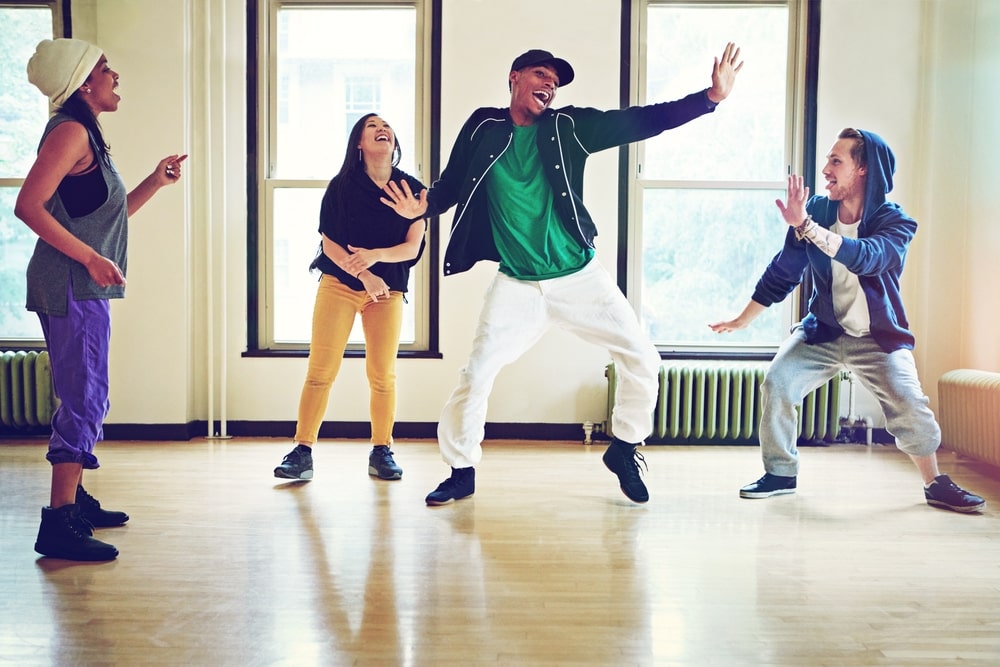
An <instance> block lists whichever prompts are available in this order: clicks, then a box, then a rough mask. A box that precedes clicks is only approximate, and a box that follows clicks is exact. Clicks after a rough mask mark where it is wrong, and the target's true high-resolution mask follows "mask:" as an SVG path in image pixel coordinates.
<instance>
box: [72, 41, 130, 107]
mask: <svg viewBox="0 0 1000 667" xmlns="http://www.w3.org/2000/svg"><path fill="white" fill-rule="evenodd" d="M80 89H81V90H82V91H83V99H84V101H86V103H87V105H88V106H90V108H91V110H93V112H94V115H95V116H96V115H97V114H99V113H101V112H102V111H117V110H118V103H119V102H120V101H121V99H122V98H121V96H120V95H118V93H117V92H115V91H116V90H117V89H118V72H116V71H114V70H113V69H111V68H110V67H109V66H108V59H107V57H106V56H104V55H102V56H101V58H100V60H98V61H97V64H96V65H94V69H93V70H91V72H90V76H88V77H87V80H86V81H85V82H84V83H83V85H82V86H80ZM88 91H89V92H88Z"/></svg>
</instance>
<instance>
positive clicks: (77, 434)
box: [38, 287, 111, 470]
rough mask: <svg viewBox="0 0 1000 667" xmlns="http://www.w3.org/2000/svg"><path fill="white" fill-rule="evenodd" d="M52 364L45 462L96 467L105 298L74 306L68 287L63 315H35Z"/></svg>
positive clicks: (102, 408) (102, 412) (107, 333)
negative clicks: (53, 399)
mask: <svg viewBox="0 0 1000 667" xmlns="http://www.w3.org/2000/svg"><path fill="white" fill-rule="evenodd" d="M38 319H39V320H41V323H42V331H43V333H44V334H45V344H46V346H47V347H48V350H49V361H50V362H51V364H52V384H53V386H54V388H55V394H56V396H57V397H58V398H59V401H60V403H59V406H58V407H57V408H56V410H55V412H54V413H53V415H52V437H51V438H49V452H48V454H46V455H45V458H46V459H48V461H49V463H52V464H56V463H80V464H82V465H83V467H84V468H85V469H88V470H91V469H94V468H97V467H99V465H100V464H99V463H98V462H97V457H96V456H94V446H95V445H96V444H97V442H98V441H99V440H103V439H104V418H105V417H107V416H108V410H109V409H110V407H111V404H110V403H109V402H108V350H109V349H110V344H111V304H110V303H109V302H108V300H107V299H86V300H83V301H76V300H75V299H74V298H73V288H72V287H69V295H68V298H67V306H66V316H65V317H60V316H57V315H47V314H44V313H39V314H38Z"/></svg>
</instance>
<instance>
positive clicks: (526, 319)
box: [383, 43, 743, 505]
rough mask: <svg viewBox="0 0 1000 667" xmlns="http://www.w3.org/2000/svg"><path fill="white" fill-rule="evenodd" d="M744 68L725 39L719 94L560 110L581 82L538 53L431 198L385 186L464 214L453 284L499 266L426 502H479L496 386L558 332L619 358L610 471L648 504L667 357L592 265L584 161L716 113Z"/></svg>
mask: <svg viewBox="0 0 1000 667" xmlns="http://www.w3.org/2000/svg"><path fill="white" fill-rule="evenodd" d="M742 66H743V63H742V62H741V61H739V49H738V48H737V47H736V46H735V45H734V44H731V43H730V44H728V45H726V48H725V51H724V52H723V54H722V57H721V58H717V59H716V60H715V63H714V66H713V68H712V85H711V87H709V88H706V89H704V90H700V91H698V92H696V93H692V94H691V95H688V96H687V97H684V98H682V99H680V100H677V101H674V102H663V103H659V104H650V105H647V106H637V107H630V108H628V109H616V110H612V111H601V110H598V109H592V108H582V107H572V106H569V107H562V108H559V109H552V108H551V105H552V101H553V100H554V99H555V96H556V91H557V90H558V88H559V87H560V86H565V85H567V84H569V83H570V82H571V81H572V80H573V78H574V76H575V74H574V72H573V68H572V67H571V66H570V64H569V63H568V62H566V61H565V60H563V59H561V58H556V57H555V56H553V55H552V54H551V53H550V52H548V51H544V50H541V49H532V50H530V51H527V52H525V53H523V54H521V55H520V56H518V57H517V58H515V59H514V62H513V63H512V64H511V68H510V74H509V76H508V85H509V88H510V106H509V107H507V108H480V109H477V110H476V111H474V112H473V113H472V115H471V116H470V117H469V119H468V120H467V121H466V122H465V125H464V126H463V127H462V130H461V132H460V133H459V136H458V139H457V140H456V141H455V145H454V148H453V149H452V152H451V155H450V157H449V159H448V165H447V166H446V167H445V169H444V171H443V172H442V174H441V178H440V179H439V180H437V181H436V182H435V183H434V184H433V185H432V186H431V188H430V189H429V190H426V191H423V192H419V193H416V194H414V193H413V192H412V191H411V190H410V189H409V188H408V187H407V186H406V184H405V183H403V184H402V185H401V186H400V185H399V184H396V183H394V182H390V183H389V184H388V185H386V187H385V192H386V199H383V202H384V203H386V204H387V205H389V206H391V207H393V208H394V209H395V210H396V211H397V213H399V214H400V215H402V216H404V217H407V218H410V219H416V218H419V217H424V216H434V215H438V214H440V213H442V212H444V211H446V210H448V209H449V208H451V207H452V206H455V207H456V208H455V216H454V220H453V222H452V229H451V236H450V237H449V239H448V247H447V249H446V250H445V256H444V267H443V268H444V273H445V275H451V274H454V273H461V272H462V271H466V270H468V269H469V268H471V267H472V266H473V265H474V264H475V263H476V262H478V261H480V260H489V261H495V262H498V263H499V265H500V270H499V271H498V273H497V275H496V277H495V278H494V280H493V282H492V284H491V285H490V287H489V289H488V290H487V293H486V297H485V303H484V304H483V309H482V312H481V314H480V319H479V326H478V328H477V330H476V335H475V341H474V343H473V350H472V354H471V355H470V357H469V361H468V363H467V364H466V366H465V367H464V368H463V369H462V370H461V371H460V378H459V384H458V386H457V387H456V388H455V390H454V391H453V392H452V394H451V397H450V398H449V399H448V401H447V403H446V404H445V406H444V409H443V411H442V414H441V420H440V422H439V425H438V442H439V445H440V448H441V456H442V458H443V459H444V461H445V462H446V463H448V464H449V465H450V466H451V469H452V472H451V476H450V477H449V478H448V479H446V480H445V481H444V482H442V483H441V484H440V485H439V486H438V487H437V488H436V489H435V490H434V491H432V492H431V493H430V494H429V495H428V496H427V498H426V502H427V504H428V505H442V504H445V503H449V502H452V501H454V500H459V499H461V498H466V497H468V496H470V495H472V494H473V492H474V491H475V467H474V466H475V465H476V464H477V463H478V462H479V460H480V459H481V458H482V446H481V445H482V440H483V437H484V435H485V423H486V407H487V401H488V399H489V394H490V390H491V389H492V387H493V382H494V380H495V379H496V376H497V374H498V373H499V372H500V370H501V369H502V368H503V367H504V366H506V365H507V364H509V363H511V362H513V361H515V360H517V359H518V358H519V357H520V356H521V355H522V354H524V353H525V352H526V351H527V350H528V349H529V348H530V347H531V346H532V345H534V344H535V343H536V342H537V341H538V339H539V338H540V337H541V336H542V334H544V333H545V331H546V330H547V329H548V328H549V327H550V326H552V325H556V326H559V327H562V328H563V329H566V330H568V331H570V332H572V333H574V334H576V335H578V336H579V337H580V338H582V339H584V340H586V341H589V342H591V343H594V344H596V345H599V346H601V347H604V348H605V349H607V350H608V352H609V354H610V355H611V358H612V360H613V361H614V363H615V368H616V370H617V372H618V388H617V393H616V395H615V408H614V413H613V415H612V424H611V428H612V432H613V433H614V436H615V437H614V438H613V439H612V442H611V445H610V446H609V447H608V449H607V451H606V452H605V453H604V463H605V465H606V466H607V467H608V469H610V470H611V471H612V472H613V473H614V474H615V475H617V477H618V481H619V485H620V487H621V489H622V491H623V492H624V493H625V495H626V496H628V498H629V499H630V500H632V501H633V502H637V503H643V502H646V501H647V500H649V493H648V492H647V490H646V486H645V484H644V483H643V481H642V479H641V476H640V470H639V464H640V463H641V462H642V461H643V458H642V455H641V454H640V453H638V452H637V451H636V446H637V445H639V444H641V443H642V441H643V440H644V439H645V438H646V436H648V435H649V433H650V431H651V430H652V413H653V406H654V403H655V401H656V393H657V376H658V373H659V366H660V356H659V354H658V353H657V351H656V348H655V347H654V346H653V344H652V343H651V342H650V341H649V338H648V336H647V335H646V333H645V332H644V331H643V329H642V327H641V325H640V324H639V321H638V319H637V318H636V315H635V312H634V311H633V310H632V307H631V306H630V305H629V303H628V301H627V300H626V299H625V296H624V295H623V294H622V293H621V291H620V290H619V289H618V286H617V285H615V283H614V281H613V280H612V279H611V277H610V275H609V274H608V272H607V271H606V270H605V269H604V268H603V267H602V266H601V264H600V263H599V262H595V261H592V260H593V258H594V237H595V236H596V234H597V228H596V226H595V224H594V222H593V220H592V219H591V217H590V213H589V212H588V211H587V208H586V207H585V206H584V204H583V170H584V165H585V163H586V159H587V157H589V156H590V155H591V154H593V153H596V152H598V151H602V150H605V149H608V148H614V147H617V146H621V145H623V144H627V143H630V142H633V141H640V140H642V139H647V138H649V137H653V136H656V135H657V134H660V133H661V132H663V131H665V130H668V129H671V128H674V127H677V126H678V125H682V124H684V123H686V122H688V121H690V120H693V119H695V118H697V117H699V116H702V115H704V114H707V113H711V112H713V111H714V110H715V107H716V105H718V104H719V103H720V102H721V101H722V100H724V99H725V98H726V97H728V95H729V93H730V92H731V91H732V88H733V84H734V83H735V80H736V74H737V72H739V70H740V69H741V68H742Z"/></svg>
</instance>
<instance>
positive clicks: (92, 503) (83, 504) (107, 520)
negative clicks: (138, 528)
mask: <svg viewBox="0 0 1000 667" xmlns="http://www.w3.org/2000/svg"><path fill="white" fill-rule="evenodd" d="M76 504H77V505H79V506H80V515H81V516H83V518H84V519H86V520H87V521H89V522H90V523H91V524H92V525H93V526H94V528H112V527H114V526H120V525H122V524H123V523H125V522H126V521H128V514H125V512H115V511H112V510H105V509H101V503H100V502H99V501H98V500H97V498H95V497H94V496H92V495H90V494H89V493H87V492H86V491H85V490H84V488H83V487H82V486H77V487H76Z"/></svg>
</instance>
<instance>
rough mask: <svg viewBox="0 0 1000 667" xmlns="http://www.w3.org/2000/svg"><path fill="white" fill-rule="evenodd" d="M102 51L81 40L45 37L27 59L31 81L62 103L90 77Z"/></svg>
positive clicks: (51, 100) (55, 104) (56, 102)
mask: <svg viewBox="0 0 1000 667" xmlns="http://www.w3.org/2000/svg"><path fill="white" fill-rule="evenodd" d="M101 53H102V51H101V50H100V49H99V48H97V47H96V46H94V45H93V44H90V43H88V42H85V41H83V40H81V39H65V38H60V39H43V40H42V41H40V42H39V43H38V46H36V47H35V55H33V56H31V60H29V61H28V81H30V82H31V83H33V84H34V85H35V86H36V87H37V88H38V90H40V91H42V93H44V94H45V96H46V97H48V98H49V101H50V102H51V103H52V104H53V105H54V106H57V107H58V106H61V105H62V104H63V102H65V101H66V100H68V99H69V98H70V96H71V95H73V93H75V92H76V89H77V88H79V87H80V86H82V85H83V82H84V81H86V80H87V77H89V76H90V73H91V71H93V69H94V65H96V64H97V61H98V60H100V59H101Z"/></svg>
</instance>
